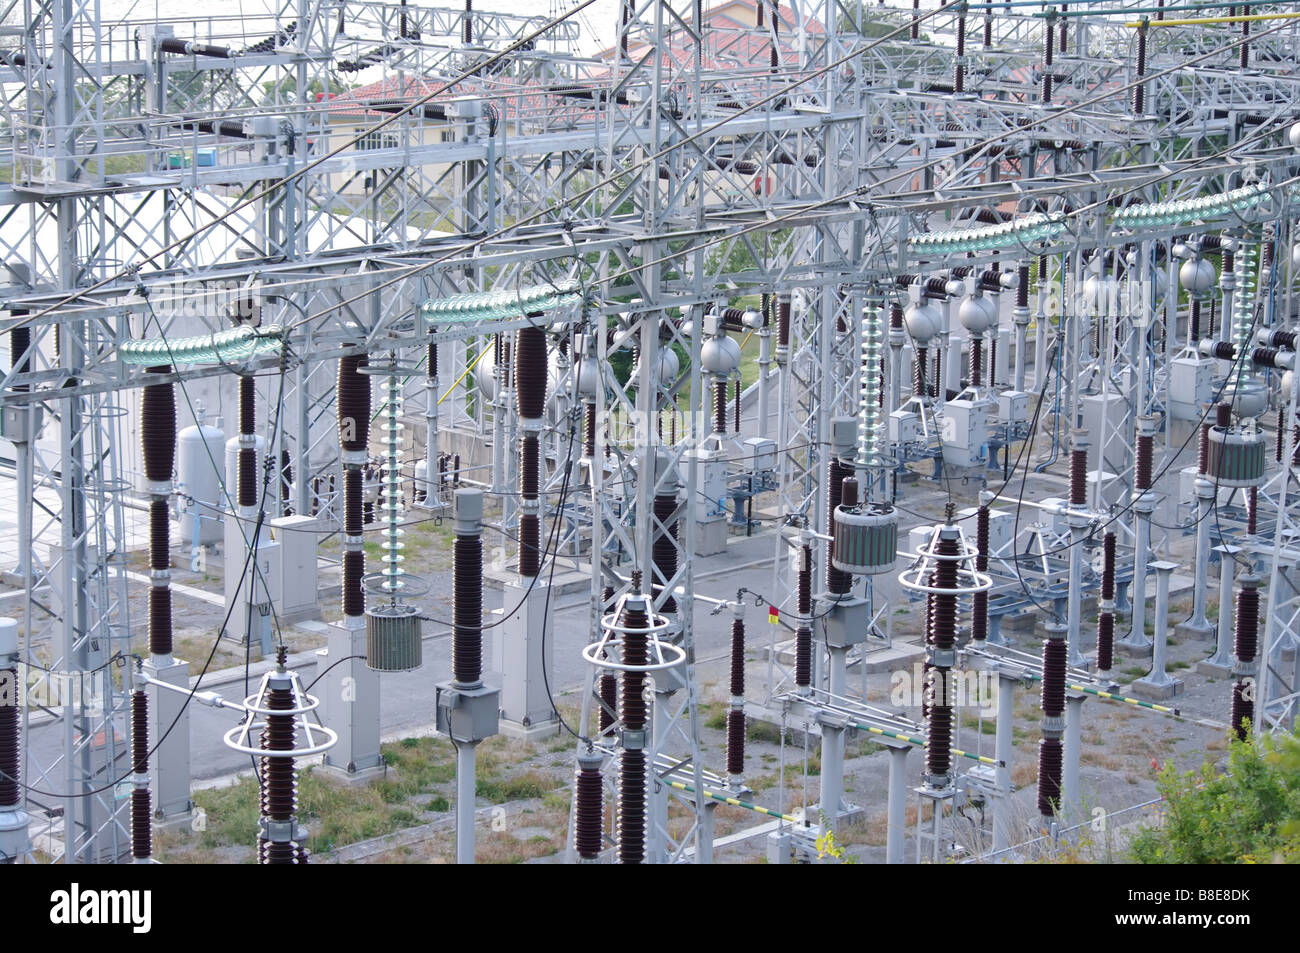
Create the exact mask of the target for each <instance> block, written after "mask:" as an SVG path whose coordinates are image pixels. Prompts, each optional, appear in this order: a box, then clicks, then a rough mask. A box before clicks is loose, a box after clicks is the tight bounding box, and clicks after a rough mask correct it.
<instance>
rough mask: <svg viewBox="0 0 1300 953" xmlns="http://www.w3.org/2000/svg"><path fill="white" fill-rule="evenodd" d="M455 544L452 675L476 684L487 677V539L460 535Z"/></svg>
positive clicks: (467, 683)
mask: <svg viewBox="0 0 1300 953" xmlns="http://www.w3.org/2000/svg"><path fill="white" fill-rule="evenodd" d="M452 545H453V563H452V600H453V605H452V620H453V621H454V622H455V625H454V626H453V627H452V633H451V634H452V642H451V667H452V675H453V677H454V678H455V680H456V681H457V682H459V683H460V684H462V685H476V684H478V683H479V682H480V681H481V680H482V677H483V540H482V538H481V537H480V536H478V535H477V534H474V535H457V536H456V539H455V541H454V543H453V544H452Z"/></svg>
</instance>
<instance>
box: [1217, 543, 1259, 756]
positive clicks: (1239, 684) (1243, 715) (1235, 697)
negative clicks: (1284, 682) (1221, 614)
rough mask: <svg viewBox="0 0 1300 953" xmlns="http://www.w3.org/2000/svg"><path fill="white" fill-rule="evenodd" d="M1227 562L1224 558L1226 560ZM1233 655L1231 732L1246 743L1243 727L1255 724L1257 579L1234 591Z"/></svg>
mask: <svg viewBox="0 0 1300 953" xmlns="http://www.w3.org/2000/svg"><path fill="white" fill-rule="evenodd" d="M1225 558H1226V557H1225ZM1233 635H1234V638H1233V646H1232V654H1233V655H1234V656H1235V659H1236V660H1235V662H1234V664H1233V667H1232V675H1233V678H1234V679H1235V681H1234V683H1233V686H1232V712H1231V714H1232V730H1233V733H1234V734H1236V736H1237V738H1238V739H1240V740H1242V741H1245V740H1246V734H1247V728H1246V723H1247V722H1251V723H1253V722H1254V720H1255V694H1256V691H1257V681H1256V674H1257V673H1258V671H1259V663H1258V661H1257V660H1256V655H1257V654H1258V652H1259V577H1258V576H1256V575H1255V574H1254V573H1248V574H1246V575H1244V576H1242V577H1241V588H1239V589H1238V590H1237V617H1236V629H1235V631H1234V633H1233Z"/></svg>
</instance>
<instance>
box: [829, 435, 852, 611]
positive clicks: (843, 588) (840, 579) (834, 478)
mask: <svg viewBox="0 0 1300 953" xmlns="http://www.w3.org/2000/svg"><path fill="white" fill-rule="evenodd" d="M826 470H827V473H826V481H827V482H826V491H827V507H826V514H827V515H826V535H827V536H830V537H831V540H830V541H829V542H827V544H826V588H827V590H828V591H830V592H832V593H835V594H836V595H843V594H845V593H847V592H849V591H850V590H851V589H852V588H853V577H852V576H851V575H849V574H848V573H846V572H843V571H841V570H839V569H836V568H835V563H834V559H835V541H834V537H835V510H836V508H837V507H839V505H840V504H841V503H842V502H843V498H844V480H845V479H846V478H847V477H848V476H849V475H850V474H852V473H853V468H852V467H850V466H848V465H847V464H845V463H842V462H841V461H840V460H838V459H836V458H834V457H832V458H831V462H830V463H829V464H828V465H827V468H826Z"/></svg>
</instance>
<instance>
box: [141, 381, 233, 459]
mask: <svg viewBox="0 0 1300 953" xmlns="http://www.w3.org/2000/svg"><path fill="white" fill-rule="evenodd" d="M150 370H152V371H160V372H166V371H168V370H170V368H166V367H162V368H150ZM242 380H243V379H242V378H241V381H242ZM248 380H249V382H250V383H251V382H252V380H251V378H249V379H248ZM248 432H249V433H251V432H252V431H248ZM140 441H141V443H142V444H143V450H144V475H145V477H146V478H147V479H148V480H149V481H150V482H152V483H169V482H170V481H171V478H172V470H173V469H174V467H175V465H176V393H175V390H174V389H173V387H172V385H171V383H167V384H149V385H147V386H146V387H145V388H144V393H143V394H142V395H141V397H140Z"/></svg>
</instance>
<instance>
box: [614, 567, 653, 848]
mask: <svg viewBox="0 0 1300 953" xmlns="http://www.w3.org/2000/svg"><path fill="white" fill-rule="evenodd" d="M638 575H639V574H638ZM634 588H640V586H639V580H638V581H637V583H636V584H635V586H634ZM619 622H620V624H621V625H622V626H623V627H624V628H626V629H628V630H630V631H627V632H625V633H624V634H623V637H622V642H623V663H624V664H625V665H645V664H647V662H648V661H649V655H650V651H649V640H648V637H647V635H646V634H645V631H644V630H645V629H646V628H647V627H648V626H649V622H650V620H649V618H648V617H647V615H646V613H645V610H643V609H641V608H640V607H637V606H628V605H625V606H624V608H623V612H622V613H621V614H620V616H619ZM644 693H645V673H644V672H640V671H628V672H623V674H622V684H621V686H620V691H619V718H620V720H621V721H622V722H623V729H624V731H633V732H639V731H643V730H644V729H645V727H646V721H647V719H648V716H649V713H648V711H647V706H646V701H645V694H644ZM645 768H646V759H645V751H644V750H643V749H641V748H623V749H622V750H621V751H620V752H619V768H618V808H619V809H618V838H617V840H618V857H619V862H620V863H624V864H639V863H641V862H642V861H643V860H644V859H645V812H646V777H645Z"/></svg>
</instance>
